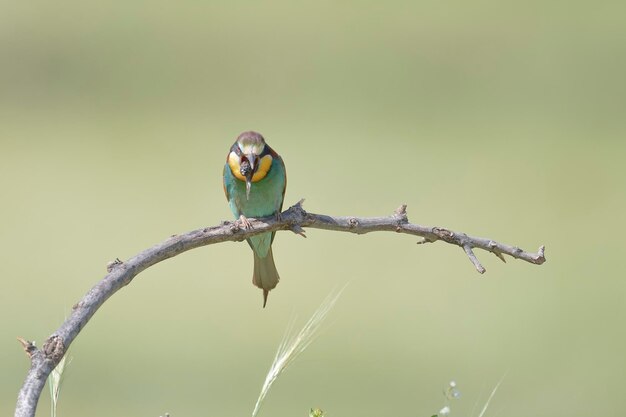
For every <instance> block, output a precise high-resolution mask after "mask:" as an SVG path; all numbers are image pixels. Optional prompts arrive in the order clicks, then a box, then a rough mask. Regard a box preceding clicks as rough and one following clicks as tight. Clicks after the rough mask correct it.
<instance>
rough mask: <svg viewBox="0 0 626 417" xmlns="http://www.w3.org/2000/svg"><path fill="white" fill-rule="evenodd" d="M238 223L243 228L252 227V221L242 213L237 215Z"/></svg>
mask: <svg viewBox="0 0 626 417" xmlns="http://www.w3.org/2000/svg"><path fill="white" fill-rule="evenodd" d="M239 223H240V224H241V226H243V228H244V229H252V223H250V220H248V219H247V218H246V216H244V215H243V214H242V215H240V216H239Z"/></svg>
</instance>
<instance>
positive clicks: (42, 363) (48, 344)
mask: <svg viewBox="0 0 626 417" xmlns="http://www.w3.org/2000/svg"><path fill="white" fill-rule="evenodd" d="M302 202H303V200H300V201H299V202H298V203H297V204H295V205H294V206H292V207H290V208H289V209H288V210H286V211H284V212H283V213H282V214H281V216H280V218H279V219H276V218H274V217H271V218H263V219H256V220H254V219H249V220H250V221H251V223H252V228H250V229H245V228H243V227H242V224H241V222H240V221H234V222H227V221H225V222H222V223H221V224H220V225H218V226H213V227H206V228H203V229H198V230H193V231H191V232H187V233H185V234H182V235H174V236H171V237H170V238H168V239H167V240H165V241H164V242H161V243H159V244H157V245H155V246H153V247H151V248H149V249H146V250H144V251H143V252H140V253H139V254H138V255H136V256H134V257H132V258H130V259H129V260H127V261H125V262H122V261H120V260H119V259H116V260H115V261H113V262H109V264H108V265H107V271H108V274H107V275H106V276H105V277H104V278H103V279H102V280H101V281H100V282H98V283H97V284H96V285H94V287H93V288H91V289H90V290H89V291H88V292H87V294H86V295H85V296H84V297H83V298H82V300H80V301H79V302H78V303H77V304H75V305H74V306H73V308H72V313H71V314H70V316H69V317H68V318H67V319H66V320H65V322H64V323H63V324H62V325H61V327H60V328H59V329H58V330H57V331H56V332H54V333H53V334H52V335H51V336H50V337H49V338H48V339H47V340H46V341H45V342H44V344H43V347H42V348H41V349H38V348H37V347H36V346H35V345H34V344H33V343H32V342H28V341H26V340H24V339H22V338H18V340H19V341H20V343H21V344H22V346H23V348H24V350H25V351H26V353H27V355H28V357H29V358H30V360H31V367H30V370H29V371H28V374H27V375H26V380H25V381H24V384H23V386H22V389H21V390H20V393H19V395H18V399H17V405H16V409H15V416H16V417H34V416H35V410H36V408H37V402H38V401H39V396H40V394H41V391H42V389H43V387H44V385H45V383H46V380H47V378H48V375H49V374H50V372H52V370H53V369H54V367H55V366H56V365H57V364H58V363H59V361H60V360H61V358H62V357H63V355H65V352H66V351H67V349H68V348H69V346H70V345H71V344H72V342H73V341H74V339H75V338H76V336H78V333H79V332H80V331H81V330H82V328H83V327H85V325H86V324H87V322H88V321H89V320H90V319H91V317H92V316H93V315H94V314H95V313H96V311H97V310H98V308H100V306H101V305H102V304H104V302H105V301H106V300H107V299H108V298H109V297H111V296H112V295H113V294H115V293H116V292H117V291H118V290H119V289H120V288H122V287H124V286H126V285H128V284H130V282H131V281H132V280H133V278H134V277H135V276H136V275H137V274H139V273H140V272H141V271H143V270H144V269H146V268H148V267H150V266H152V265H154V264H156V263H158V262H161V261H164V260H166V259H169V258H172V257H174V256H176V255H179V254H181V253H183V252H186V251H188V250H191V249H194V248H198V247H201V246H206V245H211V244H215V243H220V242H226V241H242V240H244V239H246V238H248V237H250V236H253V235H256V234H259V233H263V232H272V231H278V230H291V231H293V232H294V233H297V234H299V235H302V236H305V234H304V229H303V228H305V227H309V228H314V229H325V230H333V231H338V232H351V233H357V234H364V233H369V232H376V231H391V232H397V233H405V234H409V235H414V236H420V237H421V238H422V240H421V241H419V242H418V243H433V242H436V241H439V240H441V241H444V242H447V243H451V244H454V245H457V246H459V247H461V248H463V250H464V251H465V253H466V254H467V256H468V257H469V259H470V261H471V262H472V263H473V264H474V267H475V268H476V270H477V271H478V272H480V273H481V274H482V273H484V272H485V268H484V267H483V266H482V265H481V263H480V261H479V260H478V258H477V257H476V255H475V254H474V252H473V249H475V248H479V249H483V250H486V251H488V252H491V253H493V254H495V255H496V256H497V257H498V258H500V259H501V260H502V261H505V259H504V256H503V255H504V254H506V255H509V256H511V257H513V258H516V259H521V260H524V261H526V262H530V263H533V264H536V265H541V264H542V263H544V262H545V260H546V258H545V256H544V247H543V246H542V247H540V248H539V251H538V252H537V253H530V252H525V251H523V250H521V249H520V248H518V247H515V246H509V245H504V244H501V243H498V242H495V241H493V240H490V239H485V238H478V237H471V236H467V235H466V234H465V233H458V232H453V231H451V230H448V229H445V228H442V227H427V226H420V225H417V224H412V223H409V221H408V218H407V214H406V205H402V206H400V207H399V208H398V209H397V210H396V211H395V212H394V213H393V215H391V216H388V217H368V218H361V217H333V216H327V215H323V214H313V213H307V212H306V211H304V209H303V208H302ZM305 237H306V236H305Z"/></svg>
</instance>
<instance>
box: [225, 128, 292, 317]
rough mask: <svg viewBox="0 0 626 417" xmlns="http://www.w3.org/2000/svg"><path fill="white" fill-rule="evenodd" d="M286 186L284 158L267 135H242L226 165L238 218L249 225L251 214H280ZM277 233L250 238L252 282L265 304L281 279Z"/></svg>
mask: <svg viewBox="0 0 626 417" xmlns="http://www.w3.org/2000/svg"><path fill="white" fill-rule="evenodd" d="M286 187H287V173H286V172H285V164H284V163H283V159H282V158H281V157H280V156H279V155H278V154H277V153H276V152H275V151H274V150H273V149H272V148H270V147H269V145H268V144H266V143H265V139H263V136H261V134H259V133H257V132H243V133H242V134H241V135H239V137H238V138H237V140H236V141H235V143H234V144H233V146H232V147H231V148H230V151H229V152H228V155H227V156H226V165H225V166H224V192H225V193H226V199H228V203H229V204H230V209H231V211H232V212H233V215H234V216H235V218H236V219H239V221H240V222H241V223H242V224H243V226H244V227H246V228H248V227H250V222H249V221H248V219H247V217H266V216H271V215H272V214H273V215H276V216H279V215H280V212H281V210H282V208H283V199H284V198H285V188H286ZM274 234H275V232H268V233H262V234H260V235H256V236H252V237H250V238H248V239H247V240H248V244H249V245H250V247H251V248H252V251H253V252H254V272H253V274H252V283H253V284H254V285H256V286H257V287H259V288H261V289H262V290H263V307H265V304H266V303H267V295H268V294H269V292H270V290H272V289H273V288H274V287H276V285H277V284H278V280H279V279H280V278H279V276H278V271H277V270H276V265H275V264H274V256H273V255H272V242H273V241H274Z"/></svg>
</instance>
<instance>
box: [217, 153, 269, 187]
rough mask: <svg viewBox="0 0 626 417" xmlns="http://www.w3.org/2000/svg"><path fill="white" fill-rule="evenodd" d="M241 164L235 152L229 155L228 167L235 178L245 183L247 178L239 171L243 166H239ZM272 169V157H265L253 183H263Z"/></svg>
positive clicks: (254, 176) (253, 177) (260, 162)
mask: <svg viewBox="0 0 626 417" xmlns="http://www.w3.org/2000/svg"><path fill="white" fill-rule="evenodd" d="M239 163H240V159H239V156H237V154H236V153H235V152H231V153H230V154H229V155H228V166H229V167H230V172H232V173H233V175H234V176H235V178H237V179H239V180H241V181H244V182H245V181H246V177H244V176H243V175H241V172H240V171H239V169H240V168H241V166H240V165H239ZM271 167H272V155H265V156H264V157H263V158H261V160H260V161H259V167H258V168H257V170H256V172H255V173H254V175H253V176H252V182H257V181H261V180H262V179H263V178H265V176H266V175H267V173H268V172H269V170H270V168H271Z"/></svg>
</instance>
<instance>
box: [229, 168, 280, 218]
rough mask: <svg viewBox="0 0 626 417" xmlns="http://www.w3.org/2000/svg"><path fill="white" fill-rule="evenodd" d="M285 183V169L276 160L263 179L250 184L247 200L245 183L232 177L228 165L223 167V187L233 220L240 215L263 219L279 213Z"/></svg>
mask: <svg viewBox="0 0 626 417" xmlns="http://www.w3.org/2000/svg"><path fill="white" fill-rule="evenodd" d="M285 182H286V177H285V167H284V165H283V163H282V161H281V160H280V159H279V158H276V159H275V160H274V161H272V167H271V169H270V170H269V172H268V173H267V175H266V176H265V178H263V179H262V180H260V181H257V182H253V183H252V185H251V188H250V198H249V199H247V198H246V183H245V182H244V181H241V180H239V179H237V178H236V177H235V176H234V175H233V173H232V171H231V170H230V167H229V165H228V164H226V165H225V166H224V187H225V188H226V193H227V195H228V202H229V204H230V208H231V211H232V212H233V215H234V216H235V218H238V217H239V216H240V215H242V214H243V215H244V216H246V217H264V216H270V215H272V214H274V213H276V212H280V210H281V207H282V203H283V193H284V190H285Z"/></svg>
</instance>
